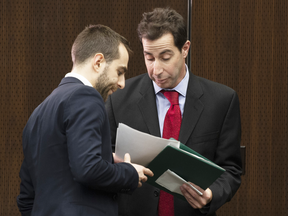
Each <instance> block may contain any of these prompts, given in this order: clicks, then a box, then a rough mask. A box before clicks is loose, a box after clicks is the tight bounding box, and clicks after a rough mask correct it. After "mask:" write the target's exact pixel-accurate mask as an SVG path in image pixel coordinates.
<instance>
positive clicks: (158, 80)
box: [155, 79, 167, 84]
mask: <svg viewBox="0 0 288 216" xmlns="http://www.w3.org/2000/svg"><path fill="white" fill-rule="evenodd" d="M166 80H167V79H155V82H156V83H160V84H162V83H165V82H166Z"/></svg>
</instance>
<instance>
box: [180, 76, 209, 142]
mask: <svg viewBox="0 0 288 216" xmlns="http://www.w3.org/2000/svg"><path fill="white" fill-rule="evenodd" d="M202 95H203V91H202V88H201V86H200V83H199V81H198V78H197V77H196V76H195V75H193V74H192V73H190V74H189V83H188V89H187V94H186V101H185V106H184V114H183V118H182V124H181V129H180V134H179V140H180V141H181V143H183V144H185V143H187V141H188V139H189V137H190V136H191V134H192V132H193V130H194V128H195V126H196V124H197V122H198V119H199V118H200V116H201V113H202V111H203V109H204V105H203V103H202V102H201V100H200V97H201V96H202Z"/></svg>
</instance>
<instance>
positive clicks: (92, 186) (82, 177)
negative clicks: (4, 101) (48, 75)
mask: <svg viewBox="0 0 288 216" xmlns="http://www.w3.org/2000/svg"><path fill="white" fill-rule="evenodd" d="M23 152H24V157H25V158H24V161H23V164H22V167H21V170H20V178H21V185H20V195H19V196H18V197H17V203H18V207H19V210H20V212H21V213H22V215H23V216H24V215H25V216H26V215H35V216H40V215H41V216H46V215H47V216H56V215H57V216H65V215H67V216H68V215H69V216H74V215H75V216H76V215H77V216H80V215H83V216H92V215H93V216H95V215H97V216H98V215H117V212H118V208H117V200H116V195H117V193H118V192H127V191H133V190H135V189H136V188H137V185H138V174H137V171H136V170H135V169H134V168H133V167H132V166H131V165H130V164H128V163H120V164H113V157H112V148H111V139H110V128H109V122H108V117H107V113H106V110H105V106H104V101H103V99H102V97H101V96H100V94H99V93H98V92H97V91H96V90H95V89H94V88H92V87H88V86H85V85H83V84H82V83H81V82H80V81H79V80H78V79H76V78H72V77H67V78H64V79H63V80H62V81H61V83H60V85H59V86H58V88H56V89H55V90H54V91H53V92H52V93H51V94H50V95H49V96H48V97H47V98H46V99H45V100H44V101H43V102H42V103H41V104H40V105H39V106H38V107H37V108H36V109H35V110H34V112H33V113H32V115H31V116H30V118H29V120H28V122H27V125H26V126H25V128H24V131H23Z"/></svg>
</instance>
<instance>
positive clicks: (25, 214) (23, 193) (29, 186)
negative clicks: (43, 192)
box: [17, 158, 35, 216]
mask: <svg viewBox="0 0 288 216" xmlns="http://www.w3.org/2000/svg"><path fill="white" fill-rule="evenodd" d="M19 176H20V178H21V184H20V194H19V195H18V197H17V205H18V208H19V211H20V212H21V215H22V216H30V215H31V212H32V208H33V203H34V196H35V193H34V187H33V183H32V180H31V178H30V174H29V171H28V167H27V163H26V160H25V158H24V160H23V163H22V166H21V169H20V174H19Z"/></svg>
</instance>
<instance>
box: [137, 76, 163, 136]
mask: <svg viewBox="0 0 288 216" xmlns="http://www.w3.org/2000/svg"><path fill="white" fill-rule="evenodd" d="M142 81H143V82H142V84H141V86H140V91H139V93H140V95H141V98H140V100H139V101H138V102H137V105H138V107H139V109H140V111H141V113H142V116H143V119H144V122H145V124H146V126H147V128H148V130H149V133H150V134H151V135H153V136H158V137H160V136H161V135H160V129H159V123H158V114H157V106H156V96H155V91H154V88H153V85H152V81H151V80H150V78H149V76H148V75H145V76H144V77H143V80H142Z"/></svg>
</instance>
